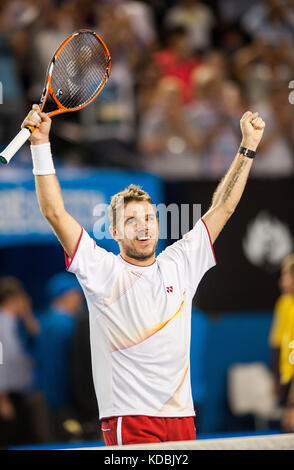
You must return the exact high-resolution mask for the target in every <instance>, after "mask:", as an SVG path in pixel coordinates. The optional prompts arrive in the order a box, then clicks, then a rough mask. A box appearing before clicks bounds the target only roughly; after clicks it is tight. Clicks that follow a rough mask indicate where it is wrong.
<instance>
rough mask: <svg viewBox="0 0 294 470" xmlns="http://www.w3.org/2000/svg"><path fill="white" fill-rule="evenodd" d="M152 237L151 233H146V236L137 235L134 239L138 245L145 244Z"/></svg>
mask: <svg viewBox="0 0 294 470" xmlns="http://www.w3.org/2000/svg"><path fill="white" fill-rule="evenodd" d="M151 239H152V237H151V235H148V236H144V237H143V236H142V237H138V238H136V241H137V242H138V243H139V244H140V245H147V244H148V243H149V242H150V241H151Z"/></svg>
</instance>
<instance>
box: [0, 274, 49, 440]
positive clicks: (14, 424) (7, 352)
mask: <svg viewBox="0 0 294 470" xmlns="http://www.w3.org/2000/svg"><path fill="white" fill-rule="evenodd" d="M19 327H23V333H24V336H26V335H27V336H28V337H35V336H36V335H37V333H38V331H39V325H38V323H37V321H36V319H35V317H34V315H33V313H32V306H31V299H30V297H29V296H28V294H27V293H26V291H25V289H24V287H23V285H22V284H21V282H20V281H19V280H18V279H16V278H14V277H11V276H3V277H1V278H0V347H1V351H2V356H3V357H1V358H0V447H1V446H5V447H6V446H9V445H17V444H24V443H33V442H34V443H37V442H46V441H47V439H48V415H47V407H46V402H45V399H44V396H43V395H42V393H40V392H39V391H38V390H37V389H35V388H34V383H33V362H32V360H31V358H30V357H29V355H28V354H27V352H26V349H25V347H24V341H23V340H24V339H25V337H24V338H22V337H21V329H20V328H19Z"/></svg>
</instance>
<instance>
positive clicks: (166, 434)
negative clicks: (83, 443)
mask: <svg viewBox="0 0 294 470" xmlns="http://www.w3.org/2000/svg"><path fill="white" fill-rule="evenodd" d="M101 429H102V431H103V437H104V441H105V444H106V445H107V446H117V445H126V444H145V443H151V442H166V441H191V440H195V439H196V429H195V425H194V418H193V416H188V417H186V416H185V417H183V418H158V417H156V416H142V415H137V416H120V417H114V418H109V419H103V420H102V427H101Z"/></svg>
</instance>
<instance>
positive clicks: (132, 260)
mask: <svg viewBox="0 0 294 470" xmlns="http://www.w3.org/2000/svg"><path fill="white" fill-rule="evenodd" d="M120 256H121V257H122V258H123V259H124V260H125V261H127V262H128V263H130V264H134V265H135V266H145V267H146V266H151V265H152V264H153V263H154V262H155V254H153V255H152V256H150V258H147V259H144V260H140V259H136V258H131V257H130V256H127V255H125V254H124V253H120Z"/></svg>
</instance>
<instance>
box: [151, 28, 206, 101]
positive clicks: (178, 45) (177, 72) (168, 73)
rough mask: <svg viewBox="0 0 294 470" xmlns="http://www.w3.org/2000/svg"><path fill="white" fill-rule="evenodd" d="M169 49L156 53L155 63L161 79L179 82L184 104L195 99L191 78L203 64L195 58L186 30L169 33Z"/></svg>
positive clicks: (176, 29) (167, 40)
mask: <svg viewBox="0 0 294 470" xmlns="http://www.w3.org/2000/svg"><path fill="white" fill-rule="evenodd" d="M166 42H167V47H166V48H164V49H162V50H160V51H159V52H156V53H155V57H154V58H155V61H156V64H157V66H158V68H159V71H160V75H161V77H173V78H176V79H178V80H179V83H180V85H181V95H182V100H183V102H184V103H189V102H191V100H192V99H193V90H192V82H191V77H192V74H193V72H194V71H195V70H196V69H197V68H198V67H199V66H200V64H201V62H200V60H199V59H197V58H195V55H193V51H192V49H191V46H190V45H189V42H188V36H187V32H186V30H185V28H183V27H180V26H179V27H177V28H174V29H171V30H169V31H168V32H167V39H166Z"/></svg>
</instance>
